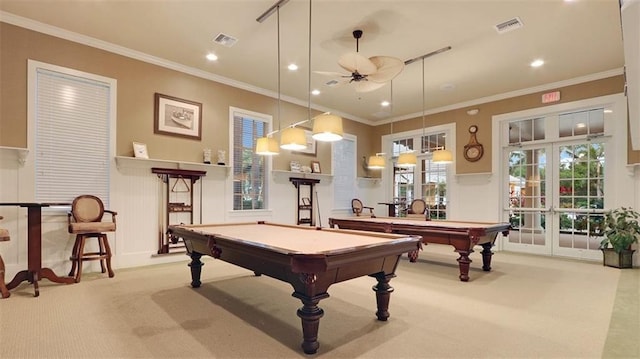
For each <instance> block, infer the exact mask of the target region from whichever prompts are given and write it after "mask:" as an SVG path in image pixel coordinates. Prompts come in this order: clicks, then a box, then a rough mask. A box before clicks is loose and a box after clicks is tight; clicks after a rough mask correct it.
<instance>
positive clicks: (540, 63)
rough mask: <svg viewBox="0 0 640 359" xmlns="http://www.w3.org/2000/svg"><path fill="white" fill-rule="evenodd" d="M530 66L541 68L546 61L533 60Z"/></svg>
mask: <svg viewBox="0 0 640 359" xmlns="http://www.w3.org/2000/svg"><path fill="white" fill-rule="evenodd" d="M530 65H531V67H540V66H542V65H544V60H542V59H536V60H533V61H532V62H531V64H530Z"/></svg>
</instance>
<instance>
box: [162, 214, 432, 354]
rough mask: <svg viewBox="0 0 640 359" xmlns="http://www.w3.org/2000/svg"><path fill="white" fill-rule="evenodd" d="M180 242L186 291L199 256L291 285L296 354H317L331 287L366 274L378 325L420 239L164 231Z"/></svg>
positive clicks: (260, 228)
mask: <svg viewBox="0 0 640 359" xmlns="http://www.w3.org/2000/svg"><path fill="white" fill-rule="evenodd" d="M168 230H169V232H171V235H172V236H175V237H178V238H182V239H183V241H184V244H185V247H186V249H187V253H188V254H189V255H190V257H191V263H190V264H189V266H190V267H191V286H192V287H194V288H198V287H200V285H201V282H200V274H201V267H202V262H201V260H200V259H201V257H202V255H209V256H212V257H214V258H217V259H220V260H223V261H225V262H229V263H232V264H235V265H238V266H241V267H244V268H246V269H249V270H252V271H253V272H254V273H255V274H256V275H261V274H264V275H267V276H269V277H272V278H276V279H279V280H281V281H284V282H287V283H289V284H291V286H292V287H293V290H294V292H293V296H294V297H296V298H298V299H300V300H301V301H302V307H301V308H300V309H298V311H297V315H298V317H300V319H301V320H302V334H303V342H302V349H303V350H304V352H305V353H307V354H313V353H315V352H316V351H317V350H318V347H319V343H318V328H319V324H320V318H322V316H323V315H324V311H323V310H322V309H321V308H320V307H318V303H319V302H320V300H321V299H324V298H327V297H329V294H328V293H327V289H328V288H329V286H330V285H332V284H334V283H339V282H343V281H346V280H349V279H353V278H357V277H361V276H364V275H369V276H370V277H374V278H375V279H376V280H377V284H376V285H375V286H374V287H373V290H374V291H375V293H376V301H377V307H378V310H377V312H376V316H377V317H378V320H381V321H386V320H387V318H388V317H389V311H388V309H389V299H390V296H391V292H393V288H392V287H391V286H390V285H389V281H390V280H391V279H392V278H393V277H395V276H396V275H395V271H396V267H397V266H398V261H399V259H400V256H401V255H402V253H407V252H411V251H414V252H417V250H418V248H419V246H420V238H419V237H418V236H411V235H394V234H383V233H370V232H368V233H363V232H358V231H344V230H338V229H329V228H322V229H318V228H314V227H302V226H290V225H283V224H275V223H266V222H257V223H256V222H253V223H235V224H215V225H214V224H199V225H172V226H169V229H168Z"/></svg>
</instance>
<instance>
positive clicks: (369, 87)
mask: <svg viewBox="0 0 640 359" xmlns="http://www.w3.org/2000/svg"><path fill="white" fill-rule="evenodd" d="M352 84H353V85H354V86H355V88H356V92H371V91H374V90H377V89H379V88H381V87H382V86H384V85H386V83H381V82H372V81H358V82H352Z"/></svg>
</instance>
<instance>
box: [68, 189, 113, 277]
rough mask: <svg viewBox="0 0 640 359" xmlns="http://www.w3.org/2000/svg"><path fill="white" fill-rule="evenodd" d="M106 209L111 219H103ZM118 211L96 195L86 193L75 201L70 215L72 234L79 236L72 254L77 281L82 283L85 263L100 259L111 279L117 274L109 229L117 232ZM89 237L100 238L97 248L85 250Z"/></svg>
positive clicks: (103, 270)
mask: <svg viewBox="0 0 640 359" xmlns="http://www.w3.org/2000/svg"><path fill="white" fill-rule="evenodd" d="M105 212H106V213H109V214H111V222H102V216H103V215H104V213H105ZM116 214H117V213H116V212H114V211H110V210H106V209H104V204H103V203H102V201H101V200H100V198H98V197H96V196H92V195H82V196H78V197H76V198H75V199H74V200H73V203H72V204H71V212H69V213H68V215H67V218H68V222H69V233H73V234H75V235H76V241H75V243H74V244H73V251H72V253H71V257H69V259H70V260H71V271H70V272H69V276H70V277H75V279H76V283H78V282H80V278H81V277H82V263H83V262H84V261H95V260H99V261H100V267H101V269H102V273H104V272H105V271H108V272H109V278H112V277H113V276H114V273H113V270H112V269H111V247H110V246H109V239H108V238H107V234H106V233H105V232H115V230H116ZM88 238H96V239H97V240H98V249H97V251H94V252H85V251H84V248H85V243H86V240H87V239H88ZM105 267H106V268H105ZM105 269H106V270H105Z"/></svg>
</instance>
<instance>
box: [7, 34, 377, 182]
mask: <svg viewBox="0 0 640 359" xmlns="http://www.w3.org/2000/svg"><path fill="white" fill-rule="evenodd" d="M28 59H32V60H37V61H41V62H45V63H49V64H53V65H58V66H63V67H67V68H71V69H75V70H79V71H84V72H88V73H92V74H97V75H100V76H106V77H110V78H113V79H116V80H117V86H118V91H117V96H118V98H117V107H118V110H117V111H118V112H117V133H116V155H119V156H132V155H133V150H132V145H131V143H132V142H133V141H136V142H142V143H145V144H146V145H147V149H148V152H149V155H150V157H152V158H155V159H166V160H177V161H188V162H201V161H202V151H203V149H204V148H211V149H212V150H214V155H213V159H214V160H215V158H216V155H215V153H216V151H217V150H218V149H224V150H228V148H229V125H228V123H229V106H234V107H239V108H242V109H246V110H250V111H255V112H259V113H265V114H271V115H273V116H274V128H277V127H278V123H277V118H276V114H277V99H274V98H271V97H267V96H263V95H259V94H255V93H252V92H249V91H245V90H241V89H237V88H235V87H231V86H227V85H224V84H220V83H217V82H214V81H209V80H206V79H202V78H199V77H195V76H191V75H187V74H184V73H181V72H178V71H173V70H169V69H166V68H164V67H160V66H156V65H152V64H149V63H145V62H142V61H138V60H134V59H131V58H128V57H125V56H120V55H116V54H113V53H110V52H107V51H103V50H99V49H96V48H93V47H89V46H84V45H80V44H77V43H74V42H71V41H67V40H63V39H60V38H56V37H53V36H48V35H44V34H41V33H38V32H34V31H30V30H27V29H24V28H21V27H17V26H13V25H9V24H6V23H0V146H6V147H19V148H26V147H27V60H28ZM156 92H157V93H161V94H165V95H169V96H173V97H178V98H182V99H187V100H190V101H195V102H199V103H202V140H201V141H197V140H192V139H185V138H180V137H174V136H167V135H160V134H154V112H153V110H154V109H153V107H154V94H155V93H156ZM307 114H308V111H307V108H306V107H304V106H298V105H294V104H290V103H287V102H285V101H282V102H281V117H282V119H283V120H282V124H281V125H282V126H286V125H287V124H290V123H293V122H298V121H300V120H302V119H305V118H306V117H307ZM316 114H318V112H317V111H313V112H312V115H316ZM344 129H345V132H347V133H351V134H355V135H358V153H359V154H360V153H362V155H365V154H368V153H369V152H370V148H369V146H370V132H371V127H370V126H366V125H363V124H361V123H358V122H354V121H350V120H348V119H345V121H344ZM362 155H361V156H362ZM227 158H228V157H227ZM291 160H297V161H299V162H300V163H301V164H303V165H308V164H309V163H310V161H311V160H317V161H320V164H321V168H322V171H323V172H325V173H330V172H331V145H330V144H328V143H318V146H317V155H316V156H309V155H301V154H291V153H289V152H288V151H282V153H281V154H280V155H279V156H276V157H274V168H275V169H279V170H288V169H289V162H290V161H291ZM359 175H363V174H362V173H359Z"/></svg>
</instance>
